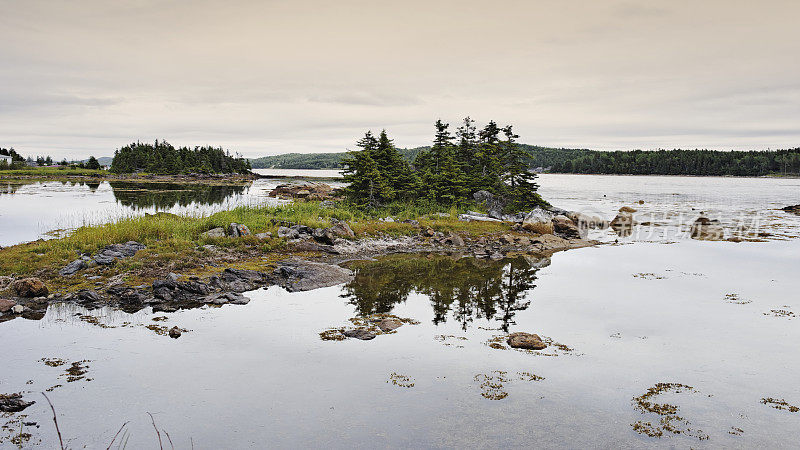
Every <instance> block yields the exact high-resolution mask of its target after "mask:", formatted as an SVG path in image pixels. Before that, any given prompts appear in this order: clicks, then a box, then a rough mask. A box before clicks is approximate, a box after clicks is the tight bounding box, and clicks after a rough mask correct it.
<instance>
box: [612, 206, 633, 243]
mask: <svg viewBox="0 0 800 450" xmlns="http://www.w3.org/2000/svg"><path fill="white" fill-rule="evenodd" d="M634 211H636V210H635V209H633V208H628V207H626V206H623V207H622V208H620V209H619V213H618V214H617V216H616V217H614V219H613V220H612V221H611V223H610V224H609V225H610V226H611V228H612V229H613V230H614V232H616V233H617V234H618V235H620V236H623V237H625V236H630V235H631V234H633V227H634V226H636V224H637V222H636V219H634V218H633V212H634Z"/></svg>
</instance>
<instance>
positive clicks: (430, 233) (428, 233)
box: [419, 227, 436, 237]
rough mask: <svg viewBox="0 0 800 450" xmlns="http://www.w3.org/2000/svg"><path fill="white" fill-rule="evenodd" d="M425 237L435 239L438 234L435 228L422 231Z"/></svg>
mask: <svg viewBox="0 0 800 450" xmlns="http://www.w3.org/2000/svg"><path fill="white" fill-rule="evenodd" d="M419 234H421V235H422V236H424V237H433V236H435V235H436V233H435V232H434V231H433V228H431V227H427V228H424V229H423V230H421V231H420V233H419Z"/></svg>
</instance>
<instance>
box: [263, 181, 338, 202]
mask: <svg viewBox="0 0 800 450" xmlns="http://www.w3.org/2000/svg"><path fill="white" fill-rule="evenodd" d="M335 193H336V191H335V190H334V189H333V188H332V187H331V186H329V185H327V184H325V183H312V182H302V183H288V184H281V185H279V186H277V187H275V189H273V190H272V191H271V192H270V193H269V195H270V197H281V198H290V199H298V200H308V201H312V200H327V199H330V198H331V197H333V195H334V194H335Z"/></svg>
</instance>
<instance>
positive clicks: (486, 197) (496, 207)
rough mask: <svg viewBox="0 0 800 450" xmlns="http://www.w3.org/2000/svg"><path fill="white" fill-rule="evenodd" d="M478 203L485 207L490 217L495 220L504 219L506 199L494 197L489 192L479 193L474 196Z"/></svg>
mask: <svg viewBox="0 0 800 450" xmlns="http://www.w3.org/2000/svg"><path fill="white" fill-rule="evenodd" d="M472 198H473V199H474V200H475V202H476V203H478V204H482V205H484V207H485V208H486V211H487V212H488V213H489V217H491V218H493V219H502V218H503V208H505V206H506V202H505V199H503V198H502V197H500V196H497V195H494V194H492V193H491V192H489V191H478V192H475V193H474V194H472Z"/></svg>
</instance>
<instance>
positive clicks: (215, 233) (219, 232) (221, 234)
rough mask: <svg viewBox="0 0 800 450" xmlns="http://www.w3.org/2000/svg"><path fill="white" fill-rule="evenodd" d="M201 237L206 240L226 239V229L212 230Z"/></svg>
mask: <svg viewBox="0 0 800 450" xmlns="http://www.w3.org/2000/svg"><path fill="white" fill-rule="evenodd" d="M200 236H202V237H206V238H221V237H225V229H224V228H222V227H217V228H212V229H210V230H208V231H206V232H204V233H201V234H200Z"/></svg>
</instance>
